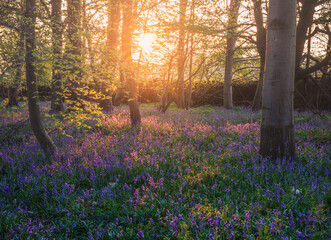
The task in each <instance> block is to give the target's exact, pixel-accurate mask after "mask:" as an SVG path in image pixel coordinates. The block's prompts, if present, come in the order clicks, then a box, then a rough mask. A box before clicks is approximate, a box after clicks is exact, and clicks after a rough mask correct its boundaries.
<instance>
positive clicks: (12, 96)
mask: <svg viewBox="0 0 331 240" xmlns="http://www.w3.org/2000/svg"><path fill="white" fill-rule="evenodd" d="M17 46H18V51H17V53H16V58H15V61H16V64H15V68H16V73H15V80H14V86H13V87H10V88H9V90H8V91H9V92H8V95H9V96H8V104H7V107H12V106H18V94H19V92H20V89H21V86H22V75H23V70H22V68H23V65H24V31H23V30H22V29H21V30H20V32H19V40H18V44H17Z"/></svg>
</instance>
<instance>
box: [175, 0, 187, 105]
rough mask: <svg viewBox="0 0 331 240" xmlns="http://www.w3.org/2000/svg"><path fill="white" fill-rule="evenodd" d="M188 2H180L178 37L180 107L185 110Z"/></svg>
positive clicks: (185, 0)
mask: <svg viewBox="0 0 331 240" xmlns="http://www.w3.org/2000/svg"><path fill="white" fill-rule="evenodd" d="M186 8H187V0H180V3H179V36H178V52H177V54H178V58H177V73H178V81H177V84H178V107H179V108H185V94H184V75H185V60H186V59H185V58H186V57H185V29H184V27H185V18H186Z"/></svg>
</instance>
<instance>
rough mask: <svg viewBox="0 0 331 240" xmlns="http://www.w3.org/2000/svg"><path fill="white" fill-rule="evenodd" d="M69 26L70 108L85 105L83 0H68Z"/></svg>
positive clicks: (67, 60) (68, 74) (68, 83)
mask: <svg viewBox="0 0 331 240" xmlns="http://www.w3.org/2000/svg"><path fill="white" fill-rule="evenodd" d="M67 5H68V7H67V12H68V18H67V22H68V28H67V42H66V50H65V56H64V59H65V60H66V61H65V63H66V68H67V69H68V71H67V72H66V75H67V79H66V80H67V87H68V90H69V100H70V101H69V106H68V107H69V110H73V109H74V108H76V107H84V106H82V102H81V95H82V93H81V92H80V91H79V90H78V88H79V86H81V84H82V83H81V78H82V66H81V65H82V63H81V62H82V59H81V57H82V56H81V50H82V49H81V48H82V40H81V27H80V26H81V0H67Z"/></svg>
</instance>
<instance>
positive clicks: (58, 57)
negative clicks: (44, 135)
mask: <svg viewBox="0 0 331 240" xmlns="http://www.w3.org/2000/svg"><path fill="white" fill-rule="evenodd" d="M51 4H52V23H51V24H52V44H53V55H54V62H53V73H52V79H53V81H52V102H51V110H52V111H54V112H60V111H64V104H63V82H62V69H61V65H62V26H61V24H62V20H61V17H62V0H52V1H51Z"/></svg>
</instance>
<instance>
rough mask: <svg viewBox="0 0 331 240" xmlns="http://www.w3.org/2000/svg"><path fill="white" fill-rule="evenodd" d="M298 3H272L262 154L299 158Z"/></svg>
mask: <svg viewBox="0 0 331 240" xmlns="http://www.w3.org/2000/svg"><path fill="white" fill-rule="evenodd" d="M295 25H296V1H288V0H270V6H269V14H268V29H267V55H266V72H265V80H264V87H263V100H262V101H263V102H262V124H261V143H260V154H261V155H262V156H265V157H267V156H271V157H272V158H277V157H284V156H286V157H288V158H292V159H294V158H295V142H294V121H293V92H294V76H295V49H296V47H295V44H296V38H295V36H296V26H295Z"/></svg>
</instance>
